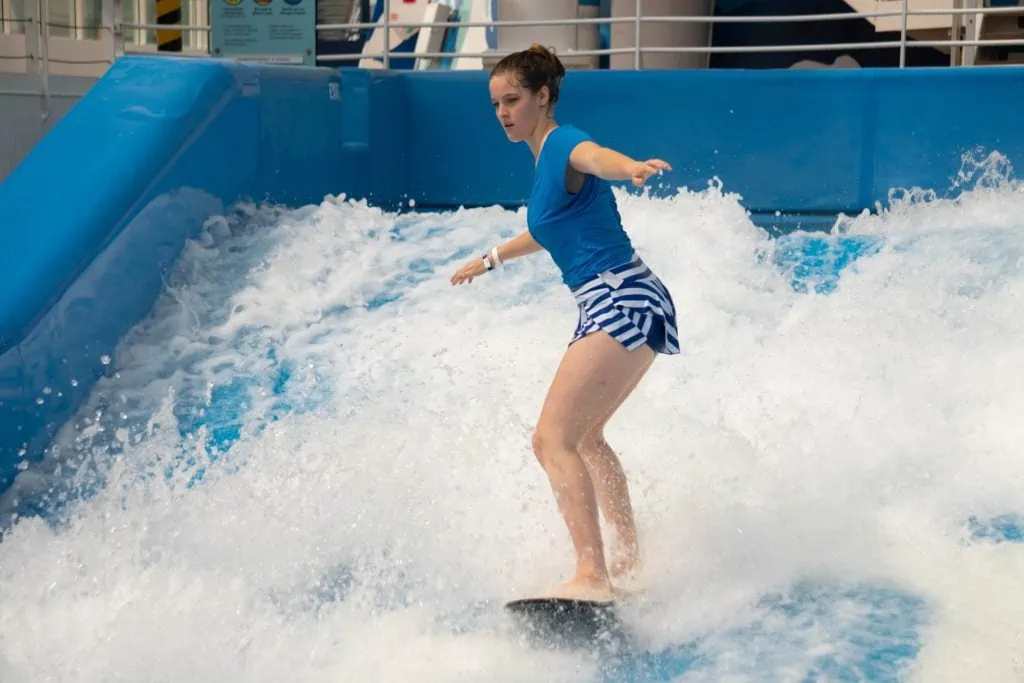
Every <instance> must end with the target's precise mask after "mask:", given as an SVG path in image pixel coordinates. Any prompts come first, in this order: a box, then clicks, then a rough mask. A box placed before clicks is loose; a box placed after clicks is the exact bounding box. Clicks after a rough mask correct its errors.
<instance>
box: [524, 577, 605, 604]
mask: <svg viewBox="0 0 1024 683" xmlns="http://www.w3.org/2000/svg"><path fill="white" fill-rule="evenodd" d="M541 597H545V598H566V599H568V600H588V601H592V602H613V601H614V600H615V597H616V596H615V593H614V591H613V590H612V584H611V582H610V581H608V580H607V579H606V580H604V581H601V580H600V579H595V578H590V577H580V576H577V577H575V578H573V579H572V580H570V581H567V582H565V583H563V584H562V585H560V586H557V587H555V588H553V589H551V590H549V591H547V592H546V593H544V594H543V595H542V596H541Z"/></svg>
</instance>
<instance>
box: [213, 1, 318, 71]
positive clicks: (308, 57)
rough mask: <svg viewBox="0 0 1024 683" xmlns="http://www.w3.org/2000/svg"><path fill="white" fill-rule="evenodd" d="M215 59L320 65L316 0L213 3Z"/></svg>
mask: <svg viewBox="0 0 1024 683" xmlns="http://www.w3.org/2000/svg"><path fill="white" fill-rule="evenodd" d="M210 51H211V52H212V54H213V56H215V57H228V58H230V59H238V60H241V61H251V62H264V63H275V64H306V65H307V66H313V65H314V64H315V63H316V0H210Z"/></svg>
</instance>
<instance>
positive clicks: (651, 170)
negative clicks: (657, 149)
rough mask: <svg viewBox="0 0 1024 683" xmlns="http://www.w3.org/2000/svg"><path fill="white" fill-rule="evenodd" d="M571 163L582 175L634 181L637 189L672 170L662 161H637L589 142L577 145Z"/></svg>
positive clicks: (571, 155)
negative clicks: (659, 174)
mask: <svg viewBox="0 0 1024 683" xmlns="http://www.w3.org/2000/svg"><path fill="white" fill-rule="evenodd" d="M569 163H570V164H571V165H572V167H573V168H575V169H576V170H577V171H579V172H580V173H589V174H591V175H596V176H598V177H599V178H604V179H605V180H632V181H633V184H634V185H636V186H637V187H639V186H640V185H643V184H644V181H645V180H647V178H649V177H650V176H652V175H654V174H655V173H658V172H659V171H671V170H672V167H671V166H669V165H668V164H667V163H665V162H664V161H662V160H661V159H648V160H646V161H637V160H635V159H631V158H630V157H628V156H626V155H625V154H621V153H620V152H616V151H615V150H614V149H610V148H608V147H602V146H601V145H599V144H597V143H595V142H591V141H589V140H587V141H585V142H581V143H580V144H578V145H576V147H575V148H574V149H573V150H572V153H571V154H570V155H569Z"/></svg>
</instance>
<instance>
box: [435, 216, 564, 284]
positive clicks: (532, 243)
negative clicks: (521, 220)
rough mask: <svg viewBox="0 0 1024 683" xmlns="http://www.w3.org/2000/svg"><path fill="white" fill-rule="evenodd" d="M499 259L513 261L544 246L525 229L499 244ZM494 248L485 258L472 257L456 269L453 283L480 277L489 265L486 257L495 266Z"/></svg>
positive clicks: (452, 279) (470, 280)
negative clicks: (485, 263) (485, 261)
mask: <svg viewBox="0 0 1024 683" xmlns="http://www.w3.org/2000/svg"><path fill="white" fill-rule="evenodd" d="M496 248H497V250H498V259H499V260H500V261H501V262H502V263H504V262H505V261H511V260H512V259H514V258H519V257H520V256H526V255H527V254H532V253H534V252H538V251H540V250H541V249H543V248H544V247H542V246H540V245H539V244H537V241H536V240H535V239H533V235H531V234H530V231H529V230H525V231H523V234H521V235H519V236H518V237H513V238H512V239H510V240H509V241H508V242H505V243H504V244H499V245H498V246H497V247H496ZM493 251H494V250H493V249H491V250H489V251H488V252H487V254H486V255H485V256H484V257H483V258H474V259H471V260H470V261H469V262H468V263H466V264H465V265H464V266H462V267H461V268H459V269H458V270H457V271H455V274H454V275H452V278H451V283H452V284H453V285H458V284H462V283H463V282H467V283H468V282H472V281H473V278H477V277H480V276H481V275H483V274H484V273H486V272H487V267H486V266H485V265H484V259H487V261H488V263H490V264H491V267H492V268H493V267H494V266H495V265H496V264H495V262H494V260H493Z"/></svg>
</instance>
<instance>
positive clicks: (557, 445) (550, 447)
mask: <svg viewBox="0 0 1024 683" xmlns="http://www.w3.org/2000/svg"><path fill="white" fill-rule="evenodd" d="M577 441H578V439H577ZM531 442H532V445H533V454H534V455H535V456H537V460H539V461H540V464H541V465H543V466H544V467H547V466H548V465H549V464H550V463H552V462H553V461H554V459H555V458H557V457H558V454H559V453H564V452H565V451H573V450H576V449H577V444H576V443H574V440H573V438H572V435H570V434H569V433H568V432H567V431H566V430H565V429H562V428H561V427H559V426H558V425H553V424H546V423H544V422H541V423H539V424H538V425H537V426H536V428H534V430H533V438H532V439H531Z"/></svg>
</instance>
